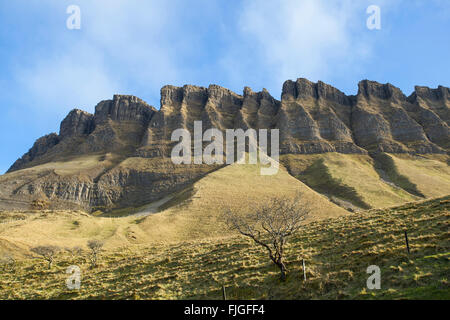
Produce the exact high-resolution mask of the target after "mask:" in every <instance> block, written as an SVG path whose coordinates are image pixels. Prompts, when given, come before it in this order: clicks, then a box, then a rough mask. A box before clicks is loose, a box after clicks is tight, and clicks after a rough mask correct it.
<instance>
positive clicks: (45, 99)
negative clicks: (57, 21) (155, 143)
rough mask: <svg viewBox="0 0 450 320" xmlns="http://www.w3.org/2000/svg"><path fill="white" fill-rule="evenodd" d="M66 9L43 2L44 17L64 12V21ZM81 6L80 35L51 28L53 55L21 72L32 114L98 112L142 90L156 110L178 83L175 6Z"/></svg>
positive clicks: (35, 57)
mask: <svg viewBox="0 0 450 320" xmlns="http://www.w3.org/2000/svg"><path fill="white" fill-rule="evenodd" d="M67 3H69V2H67ZM64 5H65V4H61V3H56V2H53V1H48V2H46V3H45V2H43V3H42V6H43V7H46V8H47V9H48V10H45V9H42V8H41V10H42V12H41V14H43V13H48V12H50V14H52V15H54V14H57V13H58V12H60V13H61V17H62V18H65V17H66V15H65V14H66V13H65V7H64ZM78 5H79V6H80V8H81V30H68V29H66V28H65V23H64V24H61V29H56V30H55V29H54V26H52V28H50V29H49V30H48V31H50V32H54V42H53V43H51V45H50V46H49V50H48V51H46V52H45V54H42V53H41V54H37V53H36V54H32V55H31V56H30V60H31V62H29V63H28V64H23V63H21V64H19V65H18V67H17V68H16V72H15V78H16V80H17V82H18V84H19V85H20V86H21V89H22V91H23V92H24V97H23V98H24V100H26V99H28V101H29V100H33V101H35V104H33V105H31V106H30V107H32V108H38V109H41V110H43V111H45V110H47V111H50V110H60V111H61V112H58V113H59V114H60V115H62V114H65V113H66V112H67V111H68V110H70V109H72V108H74V107H77V108H83V109H85V110H89V111H93V107H94V106H95V104H96V103H97V102H99V101H100V100H102V99H109V98H111V97H112V95H113V94H115V93H124V94H127V93H130V94H133V93H135V92H138V91H139V90H141V91H144V90H147V92H148V96H150V97H151V98H156V99H154V100H153V101H149V102H150V103H154V104H156V103H157V102H158V101H159V99H158V97H156V95H157V94H158V93H159V88H160V87H161V86H162V84H166V83H168V82H171V81H173V79H177V77H178V72H177V67H176V64H175V62H174V57H175V56H176V50H177V49H180V47H183V45H184V43H183V41H179V42H178V43H172V42H170V40H171V39H172V38H173V37H172V36H173V34H174V32H175V30H176V25H177V24H176V23H174V21H176V15H177V10H176V5H175V4H174V3H173V2H172V4H171V5H169V4H167V3H166V2H164V1H161V2H155V1H152V2H143V1H137V0H127V1H125V0H116V1H107V2H106V1H102V2H101V1H78ZM63 9H64V10H63ZM67 17H68V15H67ZM47 28H48V27H47ZM180 39H182V37H180ZM50 48H52V49H50ZM152 90H153V91H152ZM156 106H157V105H156Z"/></svg>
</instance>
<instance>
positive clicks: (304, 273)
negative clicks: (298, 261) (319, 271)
mask: <svg viewBox="0 0 450 320" xmlns="http://www.w3.org/2000/svg"><path fill="white" fill-rule="evenodd" d="M302 262H303V279H304V280H305V282H306V267H305V259H302Z"/></svg>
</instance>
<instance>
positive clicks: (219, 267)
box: [0, 197, 450, 299]
mask: <svg viewBox="0 0 450 320" xmlns="http://www.w3.org/2000/svg"><path fill="white" fill-rule="evenodd" d="M449 212H450V198H449V197H446V198H442V199H436V200H432V201H426V202H421V203H410V204H407V205H404V206H401V207H395V208H390V209H384V210H371V211H368V212H362V213H359V214H352V215H344V216H341V217H338V218H333V219H327V220H322V221H317V222H313V223H310V224H306V225H305V226H304V227H303V229H302V230H301V231H300V232H298V233H297V234H295V235H294V236H293V238H292V239H291V240H290V241H289V242H288V245H287V248H286V258H287V268H288V269H289V271H290V272H289V274H288V279H287V281H286V282H285V283H281V282H280V281H279V272H278V270H277V269H276V268H275V267H274V266H273V264H272V263H271V262H270V260H269V259H268V258H267V253H266V251H265V250H263V249H262V248H260V247H258V246H256V245H255V244H253V243H252V242H251V241H249V240H246V239H244V238H242V237H240V236H235V235H232V236H227V237H222V238H216V239H207V240H205V239H200V240H195V241H183V242H179V243H174V244H161V245H156V244H153V245H127V246H121V247H118V248H110V247H109V248H108V249H107V250H106V251H105V252H103V253H102V255H101V259H100V264H99V266H98V267H96V268H90V267H89V262H88V255H87V254H88V253H87V252H86V251H85V252H84V253H83V254H81V255H77V256H75V257H72V256H71V255H69V254H68V253H61V254H60V255H58V256H57V258H56V262H55V266H54V267H53V269H51V270H48V269H47V264H46V263H45V262H43V261H40V260H36V259H31V258H27V259H19V260H18V261H17V262H16V263H15V264H6V263H5V264H3V265H2V268H3V270H2V273H1V274H0V298H1V299H31V298H33V299H221V298H222V293H221V290H222V285H224V286H225V287H226V290H227V295H228V298H229V299H450V296H449V292H450V291H449V283H448V275H449V258H450V256H449V255H450V251H449V250H450V241H449V239H450V238H449V236H450V235H449V224H448V222H449ZM91 219H92V218H91ZM404 230H407V231H408V237H409V244H410V249H411V253H409V254H408V253H407V250H406V246H405V240H404ZM105 232H106V231H105ZM108 232H109V231H108ZM94 235H97V234H95V233H93V234H92V236H94ZM48 240H50V239H48ZM2 243H4V241H2V242H0V244H2ZM303 259H305V261H306V275H307V281H306V282H305V281H304V280H303V270H302V260H303ZM70 265H78V266H80V268H81V272H82V282H81V288H80V290H68V289H67V288H66V287H65V282H66V279H67V274H66V273H65V271H66V268H67V267H68V266H70ZM370 265H377V266H379V267H380V270H381V290H368V289H367V287H366V280H367V278H368V277H369V275H368V274H367V273H366V270H367V267H368V266H370ZM30 279H33V281H30Z"/></svg>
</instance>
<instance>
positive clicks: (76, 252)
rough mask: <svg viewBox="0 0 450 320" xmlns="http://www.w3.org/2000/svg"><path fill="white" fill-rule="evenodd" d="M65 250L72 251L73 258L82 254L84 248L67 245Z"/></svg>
mask: <svg viewBox="0 0 450 320" xmlns="http://www.w3.org/2000/svg"><path fill="white" fill-rule="evenodd" d="M65 250H66V251H67V252H68V253H70V255H71V256H72V258H75V257H76V256H80V255H81V254H82V253H83V249H82V248H81V247H78V246H75V247H66V248H65Z"/></svg>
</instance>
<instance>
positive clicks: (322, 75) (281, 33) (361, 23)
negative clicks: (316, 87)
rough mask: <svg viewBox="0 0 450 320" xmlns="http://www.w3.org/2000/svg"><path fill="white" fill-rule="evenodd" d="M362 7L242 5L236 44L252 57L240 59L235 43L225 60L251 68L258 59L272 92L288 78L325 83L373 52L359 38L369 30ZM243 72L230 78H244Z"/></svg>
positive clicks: (286, 2) (318, 1) (284, 1)
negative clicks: (239, 36) (307, 79)
mask: <svg viewBox="0 0 450 320" xmlns="http://www.w3.org/2000/svg"><path fill="white" fill-rule="evenodd" d="M364 5H365V4H364V3H361V2H359V3H355V1H339V2H337V1H323V0H277V1H264V2H263V1H257V0H249V1H246V2H245V3H244V7H243V10H242V15H241V17H240V19H239V28H240V32H241V36H242V39H241V42H240V44H239V45H242V44H245V45H247V46H251V47H252V51H251V54H250V55H243V54H242V53H241V52H240V50H239V49H238V47H239V45H237V46H236V47H235V48H234V49H233V50H231V51H230V54H229V55H228V56H226V57H225V58H224V59H223V62H224V64H226V65H230V64H231V62H234V63H239V64H240V65H241V66H245V65H246V64H247V65H249V66H250V65H251V64H252V63H255V62H256V61H259V62H258V63H259V64H260V65H261V64H262V65H263V66H264V73H265V74H266V75H267V74H270V78H271V80H270V81H271V83H267V86H269V88H270V89H272V90H276V92H279V90H280V89H279V88H281V84H282V82H283V81H284V80H287V79H296V78H297V77H306V78H309V79H311V80H319V79H321V80H323V79H326V78H327V77H328V76H330V74H332V73H333V72H338V71H344V72H346V71H348V69H352V68H355V69H357V65H358V63H359V62H361V61H363V60H364V59H366V58H367V57H368V56H370V53H371V43H370V41H366V40H364V39H363V33H364V32H366V31H367V30H365V29H364V28H365V24H366V16H365V7H364ZM258 63H255V67H256V65H257V64H258ZM247 68H248V67H247ZM244 69H245V68H242V70H244ZM242 70H238V71H237V73H235V74H233V72H236V71H232V72H231V73H232V74H231V75H230V76H231V77H234V78H239V77H242V76H243V75H244V74H243V73H240V74H239V72H242ZM248 70H249V69H247V71H248ZM254 71H255V70H254V69H252V72H254ZM250 73H251V72H250ZM260 77H266V76H264V75H262V74H261V75H260ZM273 88H275V89H273Z"/></svg>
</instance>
